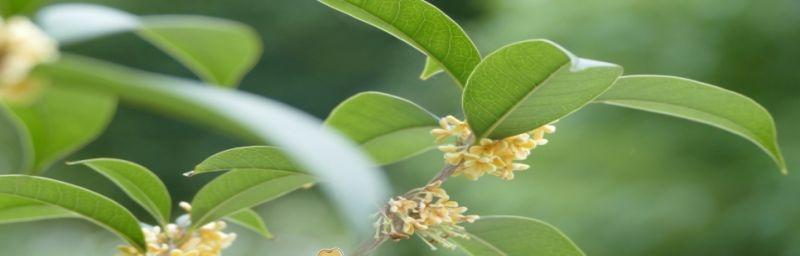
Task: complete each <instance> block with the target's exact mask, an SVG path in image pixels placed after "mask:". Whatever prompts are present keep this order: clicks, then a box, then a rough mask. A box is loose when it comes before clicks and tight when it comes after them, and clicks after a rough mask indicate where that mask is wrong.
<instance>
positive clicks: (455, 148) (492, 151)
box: [431, 116, 556, 180]
mask: <svg viewBox="0 0 800 256" xmlns="http://www.w3.org/2000/svg"><path fill="white" fill-rule="evenodd" d="M439 124H440V126H441V127H440V128H436V129H433V130H432V131H431V134H433V135H434V136H436V142H437V143H441V142H442V141H444V140H445V139H447V138H450V137H455V138H456V144H447V145H442V146H439V150H441V151H442V152H444V153H445V154H444V159H445V162H446V163H447V164H450V165H453V166H457V168H456V169H455V172H454V175H464V177H466V178H468V179H470V180H477V179H478V178H480V177H481V176H483V175H484V174H491V175H494V176H498V177H500V178H501V179H504V180H511V179H513V178H514V172H515V171H522V170H526V169H528V168H529V167H530V166H528V165H526V164H521V163H515V162H514V161H519V160H525V159H526V158H528V156H529V155H530V154H531V150H533V149H534V148H536V147H537V146H541V145H545V144H547V139H545V138H544V135H545V134H548V133H554V132H555V131H556V127H555V126H553V125H551V124H548V125H544V126H542V127H539V128H536V129H534V130H533V131H530V132H526V133H523V134H518V135H514V136H511V137H507V138H504V139H501V140H492V139H487V138H484V139H481V140H480V141H478V143H477V144H476V145H469V144H470V143H465V142H466V141H468V140H469V139H470V138H471V137H472V136H473V135H472V131H471V130H470V128H469V125H468V124H467V122H464V121H460V120H458V119H456V118H455V117H453V116H447V117H444V118H442V119H441V120H440V121H439Z"/></svg>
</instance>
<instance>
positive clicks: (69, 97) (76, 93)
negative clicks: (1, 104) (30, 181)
mask: <svg viewBox="0 0 800 256" xmlns="http://www.w3.org/2000/svg"><path fill="white" fill-rule="evenodd" d="M9 106H10V108H11V110H12V111H13V112H14V113H15V114H16V115H17V116H18V117H19V118H20V120H22V123H24V125H25V128H26V129H27V130H28V134H30V136H31V141H32V143H33V149H34V151H35V160H34V164H33V168H32V169H30V170H26V171H29V173H30V174H40V173H42V172H43V171H45V170H46V169H47V168H48V167H50V165H51V164H52V163H53V162H55V161H57V160H58V159H61V158H63V157H65V156H67V155H69V154H71V153H72V152H75V151H76V150H78V149H80V148H81V147H83V146H84V145H86V144H87V143H89V142H91V141H92V140H94V139H95V138H96V137H97V136H98V135H100V133H101V132H103V130H104V129H105V128H106V126H107V125H108V123H109V122H111V118H112V117H113V116H114V111H115V110H116V107H117V101H116V99H115V98H114V97H113V96H111V95H109V94H106V93H98V92H95V91H87V90H71V89H68V88H62V87H60V86H59V84H58V82H55V83H53V84H52V85H51V86H48V87H47V88H45V89H44V90H43V91H42V94H41V95H40V96H39V98H38V99H36V101H35V102H33V103H30V104H25V103H20V104H9Z"/></svg>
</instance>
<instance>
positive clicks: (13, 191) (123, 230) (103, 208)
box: [0, 175, 145, 251]
mask: <svg viewBox="0 0 800 256" xmlns="http://www.w3.org/2000/svg"><path fill="white" fill-rule="evenodd" d="M0 195H9V196H17V197H20V198H24V199H28V200H33V201H37V202H40V203H42V204H47V205H52V206H55V207H59V208H61V209H63V210H66V211H69V212H72V213H75V214H77V215H79V216H80V217H82V218H85V219H87V220H90V221H92V222H93V223H95V224H98V225H100V226H102V227H103V228H106V229H108V230H110V231H111V232H114V233H115V234H117V235H119V236H120V237H122V238H123V239H125V240H126V241H127V242H129V243H130V244H131V245H133V246H134V247H136V248H138V249H139V251H144V250H145V241H144V235H143V234H142V230H141V229H140V227H139V222H138V221H137V220H136V218H135V217H134V216H133V214H131V213H130V212H129V211H128V210H126V209H125V208H124V207H122V205H120V204H118V203H116V202H114V201H112V200H111V199H108V198H107V197H105V196H102V195H100V194H97V193H95V192H92V191H90V190H87V189H84V188H81V187H78V186H75V185H72V184H67V183H64V182H61V181H57V180H53V179H49V178H43V177H36V176H28V175H0Z"/></svg>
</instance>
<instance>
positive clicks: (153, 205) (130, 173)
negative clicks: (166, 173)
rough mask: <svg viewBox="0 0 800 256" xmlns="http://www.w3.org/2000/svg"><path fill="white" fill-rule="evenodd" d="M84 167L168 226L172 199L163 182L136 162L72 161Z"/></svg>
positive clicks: (118, 160)
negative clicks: (108, 180)
mask: <svg viewBox="0 0 800 256" xmlns="http://www.w3.org/2000/svg"><path fill="white" fill-rule="evenodd" d="M70 164H83V165H86V166H88V167H89V168H92V169H93V170H95V171H97V172H99V173H100V174H102V175H103V176H105V177H106V178H108V179H110V180H111V181H112V182H114V184H117V186H119V187H120V188H121V189H122V191H124V192H125V194H127V195H128V196H130V197H131V198H132V199H133V201H136V203H138V204H139V205H141V206H142V207H143V208H144V209H145V210H146V211H147V212H148V213H150V214H151V215H152V216H153V218H155V220H156V221H158V223H159V224H162V225H166V224H167V223H169V217H170V210H171V209H172V199H170V197H169V191H167V187H166V186H165V185H164V183H163V182H161V180H160V179H159V178H158V176H156V175H155V174H153V172H151V171H150V170H148V169H147V168H145V167H144V166H141V165H138V164H136V163H133V162H129V161H125V160H120V159H111V158H95V159H88V160H82V161H77V162H71V163H70Z"/></svg>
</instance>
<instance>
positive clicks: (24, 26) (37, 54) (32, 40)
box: [0, 17, 58, 88]
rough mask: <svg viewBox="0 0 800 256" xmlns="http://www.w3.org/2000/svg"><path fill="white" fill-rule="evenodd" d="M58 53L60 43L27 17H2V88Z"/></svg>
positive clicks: (24, 76)
mask: <svg viewBox="0 0 800 256" xmlns="http://www.w3.org/2000/svg"><path fill="white" fill-rule="evenodd" d="M57 56H58V44H57V43H56V42H55V41H54V40H53V39H51V38H50V37H48V36H47V35H46V34H45V33H44V32H42V31H41V30H39V28H38V27H36V25H34V24H33V23H32V22H31V21H30V20H28V19H27V18H24V17H11V18H9V19H8V21H7V22H5V21H3V19H2V17H0V88H3V87H7V86H14V85H17V84H19V83H22V82H24V81H25V80H26V79H27V77H28V73H30V71H31V70H32V69H33V68H34V67H35V66H36V65H39V64H41V63H43V62H48V61H52V60H54V59H55V58H56V57H57Z"/></svg>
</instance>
